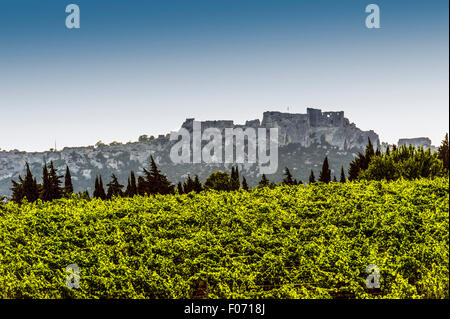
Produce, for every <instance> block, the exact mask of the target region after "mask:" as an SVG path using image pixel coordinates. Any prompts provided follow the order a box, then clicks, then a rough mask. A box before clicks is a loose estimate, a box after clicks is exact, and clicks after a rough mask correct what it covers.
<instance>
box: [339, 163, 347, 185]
mask: <svg viewBox="0 0 450 319" xmlns="http://www.w3.org/2000/svg"><path fill="white" fill-rule="evenodd" d="M339 182H341V183H345V182H347V180H346V178H345V173H344V166H341V178H340V180H339Z"/></svg>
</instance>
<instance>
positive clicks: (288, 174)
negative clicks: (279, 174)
mask: <svg viewBox="0 0 450 319" xmlns="http://www.w3.org/2000/svg"><path fill="white" fill-rule="evenodd" d="M281 183H282V184H283V185H296V184H297V182H296V181H294V179H293V178H292V174H291V172H290V171H289V168H287V167H285V168H284V179H283V181H282V182H281Z"/></svg>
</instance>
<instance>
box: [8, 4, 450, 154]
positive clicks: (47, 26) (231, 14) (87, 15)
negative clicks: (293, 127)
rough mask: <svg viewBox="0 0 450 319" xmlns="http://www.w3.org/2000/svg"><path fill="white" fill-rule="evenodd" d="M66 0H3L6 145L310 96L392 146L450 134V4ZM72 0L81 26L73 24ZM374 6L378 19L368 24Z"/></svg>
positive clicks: (250, 111) (299, 106)
mask: <svg viewBox="0 0 450 319" xmlns="http://www.w3.org/2000/svg"><path fill="white" fill-rule="evenodd" d="M70 1H71V2H70ZM70 1H62V0H46V1H34V0H27V1H25V0H1V1H0V149H3V150H12V149H19V150H24V151H44V150H48V149H50V148H52V147H54V145H55V142H56V145H57V148H58V149H61V148H62V147H64V146H87V145H94V144H95V143H97V142H98V141H100V140H101V141H103V142H104V143H110V142H112V141H118V142H124V143H126V142H128V141H136V140H137V139H138V137H139V136H140V135H143V134H147V135H156V136H157V135H158V134H166V133H169V132H170V131H174V130H177V129H178V128H179V127H180V126H181V124H182V123H183V121H184V120H185V119H186V118H192V117H194V118H196V119H197V120H219V119H226V120H234V121H235V123H244V122H245V121H246V120H251V119H257V118H259V119H262V114H263V112H264V111H283V112H287V111H288V110H289V112H292V113H306V108H307V107H314V108H320V109H322V110H323V111H341V110H342V111H344V112H345V116H346V117H347V118H349V119H350V121H351V122H354V123H355V124H356V125H357V126H358V127H359V128H361V129H363V130H370V129H373V130H374V131H375V132H377V133H378V134H379V135H380V139H381V140H382V141H386V142H389V143H396V142H397V140H398V139H399V138H403V137H421V136H427V137H430V138H431V140H432V142H433V144H435V145H439V144H440V141H441V140H442V139H443V137H444V134H445V132H447V131H448V127H449V119H448V117H449V89H448V85H449V42H448V41H449V32H448V31H449V29H448V23H449V16H448V12H449V8H448V6H449V4H448V1H440V0H434V1H426V0H420V1H414V0H408V1H406V0H395V1H392V0H389V1H374V0H366V1H360V0H353V1H352V0H342V1H334V0H329V1H325V0H323V1H320V0H315V1H313V0H310V1H302V0H207V1H206V0H189V1H187V0H160V1H143V0H141V1H137V0H127V1H112V0H110V1H100V0H70ZM70 3H74V4H77V5H78V6H79V7H80V13H81V15H80V17H81V19H80V26H81V27H80V29H67V28H66V25H65V20H66V17H67V15H68V13H66V12H65V8H66V6H67V5H68V4H70ZM370 3H375V4H377V5H378V6H379V7H380V10H381V15H380V23H381V28H380V29H368V28H366V26H365V19H366V17H367V15H368V14H367V13H366V12H365V7H366V6H367V5H368V4H370Z"/></svg>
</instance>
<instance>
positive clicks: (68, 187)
mask: <svg viewBox="0 0 450 319" xmlns="http://www.w3.org/2000/svg"><path fill="white" fill-rule="evenodd" d="M72 193H73V184H72V176H71V174H70V169H69V166H67V165H66V175H65V176H64V194H65V195H66V196H67V195H70V194H72Z"/></svg>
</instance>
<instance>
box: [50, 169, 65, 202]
mask: <svg viewBox="0 0 450 319" xmlns="http://www.w3.org/2000/svg"><path fill="white" fill-rule="evenodd" d="M61 178H62V176H59V175H58V174H57V169H56V168H55V167H54V165H53V161H51V162H50V171H49V180H50V185H51V193H52V200H53V199H60V198H61V197H62V196H63V193H64V192H63V189H62V188H61Z"/></svg>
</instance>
